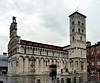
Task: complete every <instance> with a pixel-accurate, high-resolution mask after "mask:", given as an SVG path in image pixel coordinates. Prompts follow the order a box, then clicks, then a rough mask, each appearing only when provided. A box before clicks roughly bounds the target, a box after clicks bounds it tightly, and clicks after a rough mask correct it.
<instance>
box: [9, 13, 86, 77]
mask: <svg viewBox="0 0 100 83" xmlns="http://www.w3.org/2000/svg"><path fill="white" fill-rule="evenodd" d="M69 19H70V26H69V29H70V45H67V46H64V47H61V46H54V45H49V44H44V43H39V42H34V41H29V40H23V39H21V37H20V36H18V35H17V22H16V17H13V19H12V23H11V26H10V41H9V43H8V74H9V75H30V74H48V73H49V65H51V64H56V65H57V74H65V73H66V74H76V73H87V59H86V16H85V15H83V14H81V13H79V12H78V11H75V12H74V13H72V14H71V15H70V16H69ZM58 41H59V40H58Z"/></svg>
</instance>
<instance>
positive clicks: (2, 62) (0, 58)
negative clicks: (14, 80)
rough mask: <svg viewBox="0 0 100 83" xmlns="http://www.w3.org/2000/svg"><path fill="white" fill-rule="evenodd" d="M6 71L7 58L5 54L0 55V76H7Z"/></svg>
mask: <svg viewBox="0 0 100 83" xmlns="http://www.w3.org/2000/svg"><path fill="white" fill-rule="evenodd" d="M7 71H8V56H7V53H3V55H0V74H7Z"/></svg>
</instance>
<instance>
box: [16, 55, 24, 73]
mask: <svg viewBox="0 0 100 83" xmlns="http://www.w3.org/2000/svg"><path fill="white" fill-rule="evenodd" d="M23 66H24V65H23V58H22V57H19V61H18V71H17V73H19V74H20V73H23Z"/></svg>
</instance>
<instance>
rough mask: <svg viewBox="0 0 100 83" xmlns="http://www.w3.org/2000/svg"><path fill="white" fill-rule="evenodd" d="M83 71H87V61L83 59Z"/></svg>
mask: <svg viewBox="0 0 100 83" xmlns="http://www.w3.org/2000/svg"><path fill="white" fill-rule="evenodd" d="M83 71H84V73H87V61H86V60H84V64H83Z"/></svg>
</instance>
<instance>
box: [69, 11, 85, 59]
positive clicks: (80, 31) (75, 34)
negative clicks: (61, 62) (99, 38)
mask: <svg viewBox="0 0 100 83" xmlns="http://www.w3.org/2000/svg"><path fill="white" fill-rule="evenodd" d="M69 19H70V47H71V48H73V49H74V54H73V57H79V58H86V16H85V15H83V14H81V13H79V12H78V11H76V12H74V13H73V14H71V15H70V16H69Z"/></svg>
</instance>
